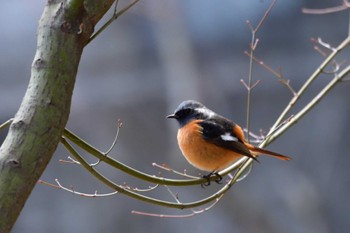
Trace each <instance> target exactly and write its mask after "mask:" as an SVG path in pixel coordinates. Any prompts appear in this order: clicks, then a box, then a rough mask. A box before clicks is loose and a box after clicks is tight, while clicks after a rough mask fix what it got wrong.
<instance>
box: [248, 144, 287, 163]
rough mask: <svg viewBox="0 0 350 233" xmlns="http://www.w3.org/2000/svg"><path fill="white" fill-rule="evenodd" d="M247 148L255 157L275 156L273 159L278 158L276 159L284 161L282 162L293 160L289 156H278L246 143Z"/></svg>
mask: <svg viewBox="0 0 350 233" xmlns="http://www.w3.org/2000/svg"><path fill="white" fill-rule="evenodd" d="M246 146H247V147H248V149H249V150H250V152H251V153H252V154H253V155H259V154H265V155H270V156H273V157H276V158H278V159H282V160H291V158H290V157H288V156H285V155H281V154H278V153H275V152H272V151H269V150H265V149H261V148H259V147H255V146H253V145H251V144H248V143H246Z"/></svg>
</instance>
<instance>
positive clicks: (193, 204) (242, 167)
mask: <svg viewBox="0 0 350 233" xmlns="http://www.w3.org/2000/svg"><path fill="white" fill-rule="evenodd" d="M61 143H62V144H63V145H64V146H65V148H66V149H67V150H68V151H69V153H70V154H72V155H73V156H74V157H75V159H76V160H77V161H78V162H79V163H80V164H81V165H82V166H83V167H84V168H85V169H86V170H87V171H88V172H90V173H91V174H92V175H93V176H95V177H96V178H97V179H99V180H100V181H101V182H102V183H104V184H105V185H107V186H108V187H110V188H111V189H113V190H115V191H118V192H119V193H121V194H125V195H127V196H129V197H132V198H135V199H137V200H141V201H144V202H148V203H151V204H156V205H160V206H165V207H169V208H178V209H188V208H193V207H197V206H201V205H204V204H207V203H210V202H212V201H214V200H215V199H217V198H219V197H221V195H222V194H224V193H225V192H227V191H228V190H229V189H230V188H231V187H232V186H233V184H234V183H235V182H236V181H237V179H238V178H239V177H240V176H241V174H242V173H243V172H244V170H245V169H246V168H247V166H249V164H248V163H247V161H250V163H251V162H252V161H253V160H252V159H251V160H250V159H247V160H246V163H243V164H241V165H240V167H239V169H237V171H236V173H235V176H234V177H233V179H232V180H231V182H230V183H228V184H226V185H225V186H224V187H222V188H221V189H220V190H218V191H217V192H216V193H214V194H213V195H211V196H209V197H207V198H204V199H201V200H199V201H195V202H189V203H174V202H169V201H163V200H159V199H156V198H152V197H148V196H145V195H141V194H139V193H135V192H133V191H130V190H127V189H125V188H123V186H120V185H118V184H115V183H114V182H112V181H111V180H109V179H107V178H106V177H105V176H103V175H102V174H101V173H99V172H98V171H96V170H95V169H94V167H91V166H89V164H88V163H87V162H86V161H85V160H84V159H83V158H82V157H81V156H80V155H79V154H78V152H76V151H75V150H74V148H73V147H72V146H71V145H70V144H69V143H68V142H67V140H66V139H65V138H64V137H62V138H61Z"/></svg>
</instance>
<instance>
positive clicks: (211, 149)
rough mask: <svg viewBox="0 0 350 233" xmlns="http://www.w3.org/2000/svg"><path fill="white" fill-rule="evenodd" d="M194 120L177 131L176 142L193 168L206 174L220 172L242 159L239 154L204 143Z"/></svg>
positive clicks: (199, 128)
mask: <svg viewBox="0 0 350 233" xmlns="http://www.w3.org/2000/svg"><path fill="white" fill-rule="evenodd" d="M200 121H201V120H196V121H193V122H190V123H188V124H187V125H185V126H183V127H182V128H180V129H179V131H178V134H177V140H178V143H179V147H180V149H181V151H182V154H183V155H184V156H185V158H186V159H187V161H188V162H189V163H190V164H192V165H193V166H194V167H196V168H198V169H200V170H203V171H208V172H213V171H220V170H223V169H225V168H226V167H228V166H230V165H231V164H232V163H234V162H235V161H237V160H238V159H239V158H241V157H242V155H241V154H238V153H235V152H233V151H230V150H227V149H224V148H221V147H219V146H216V145H214V144H212V143H208V142H206V141H205V140H204V139H203V138H202V136H201V133H200V131H201V127H200V125H198V124H197V123H198V122H200Z"/></svg>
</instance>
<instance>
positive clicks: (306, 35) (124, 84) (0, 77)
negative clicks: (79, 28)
mask: <svg viewBox="0 0 350 233" xmlns="http://www.w3.org/2000/svg"><path fill="white" fill-rule="evenodd" d="M120 2H121V5H123V4H124V5H125V4H127V3H128V1H124V0H123V1H120ZM269 4H270V1H265V0H250V1H235V0H222V1H211V0H190V1H185V0H163V1H159V0H148V1H141V2H140V3H138V4H137V5H136V6H135V7H134V8H132V9H131V10H130V11H129V12H127V13H126V14H125V15H123V16H122V17H121V18H120V19H119V20H117V21H116V22H114V23H113V24H112V25H111V26H110V27H109V28H108V29H107V30H106V31H105V32H104V33H102V34H101V35H100V36H99V37H98V38H97V39H95V40H94V41H93V42H92V43H91V44H90V45H89V46H87V48H86V49H85V50H84V54H83V57H82V59H81V65H80V67H79V72H78V77H77V82H76V87H75V91H74V96H73V102H72V108H71V114H70V119H69V122H68V125H67V127H68V128H69V129H70V130H72V131H73V132H75V133H76V134H78V135H79V136H80V137H82V138H84V139H85V140H86V141H88V142H89V143H91V144H92V145H94V146H95V147H97V148H99V149H101V150H103V151H106V150H107V149H108V148H109V146H110V145H111V143H112V141H113V138H114V134H115V131H116V122H117V119H121V120H122V122H123V128H122V129H121V132H120V136H119V139H118V142H117V146H116V147H115V148H114V150H113V151H112V152H111V154H110V155H111V156H112V157H114V158H116V159H118V160H120V161H121V162H123V163H126V164H128V165H129V166H132V167H134V168H137V169H139V170H141V171H143V172H147V173H150V174H158V172H159V169H157V168H154V167H153V166H152V163H153V162H156V163H159V164H162V163H166V164H168V165H169V166H170V167H172V168H174V169H177V170H183V169H187V172H188V173H191V174H194V175H197V174H198V172H199V171H198V170H196V169H194V168H192V167H191V166H190V165H189V164H188V163H187V162H186V161H185V159H184V158H183V157H182V155H181V152H180V151H179V149H178V147H177V144H176V130H177V124H176V122H175V121H170V120H166V119H165V116H166V115H167V114H170V113H172V112H173V111H174V109H175V108H176V107H177V105H178V104H179V103H180V102H181V101H183V100H186V99H195V100H198V101H201V102H203V103H204V104H205V105H207V106H208V107H209V108H211V109H213V110H214V111H216V112H218V113H220V114H222V115H225V116H227V117H229V118H231V119H232V120H234V121H235V122H236V123H238V124H240V125H242V126H244V125H245V119H246V96H247V91H246V89H245V88H244V87H243V85H242V84H241V82H240V80H241V79H244V80H247V77H248V67H249V59H248V57H247V56H246V55H244V51H246V50H249V43H250V41H251V33H250V30H249V29H248V27H247V24H246V20H249V21H250V22H251V24H252V25H256V24H257V23H258V22H259V20H260V18H261V17H262V15H263V14H264V12H265V10H266V9H267V8H268V6H269ZM340 4H341V1H340V0H338V1H334V0H327V1H326V0H325V1H317V0H313V1H311V0H308V1H306V0H304V1H278V2H277V4H276V5H275V7H274V9H273V10H272V12H271V14H270V16H269V17H268V18H267V20H266V21H265V23H264V24H263V26H262V27H261V29H260V30H259V32H258V34H257V37H258V38H259V40H260V41H259V44H258V48H257V51H256V54H255V55H256V57H258V58H259V59H261V60H263V61H264V62H265V63H267V64H269V65H270V66H271V67H273V68H275V69H276V70H277V69H278V67H282V71H283V74H284V77H285V78H286V79H290V83H291V85H292V86H293V87H294V88H295V89H296V90H298V88H299V87H300V86H301V85H302V84H303V82H304V81H305V80H306V79H307V78H308V77H309V75H310V74H311V73H312V72H313V71H314V70H315V69H316V68H317V67H318V65H319V64H320V63H321V62H322V60H323V57H322V56H321V55H320V54H319V53H317V52H315V50H314V49H313V46H314V44H312V43H311V41H310V38H312V37H313V38H317V37H321V38H322V39H323V41H325V42H327V43H330V44H331V45H334V46H336V45H338V44H339V43H340V42H341V41H342V40H343V39H344V38H345V37H346V36H347V33H348V31H347V29H348V25H349V17H348V11H344V12H340V13H335V14H329V15H305V14H302V13H301V8H302V7H308V8H323V7H330V6H336V5H340ZM1 5H2V7H1V8H0V30H1V32H2V33H1V36H0V41H1V43H0V51H1V56H0V81H1V85H0V106H1V111H0V121H1V122H4V121H5V120H7V119H9V118H11V117H12V116H13V115H14V114H15V113H16V111H17V109H18V107H19V105H20V102H21V99H22V97H23V95H24V93H25V90H26V86H27V84H28V81H29V77H30V67H31V63H32V60H33V57H34V53H35V49H36V30H37V24H38V20H39V19H40V16H41V13H42V11H43V8H44V5H45V2H44V1H19V0H13V1H5V2H3V3H2V4H1ZM110 15H111V13H110V14H109V15H107V17H106V18H105V19H104V22H105V21H106V20H108V17H109V16H110ZM101 25H102V23H101V24H100V25H99V26H101ZM348 58H349V50H346V51H344V52H343V53H342V55H341V56H340V58H339V60H338V61H341V60H343V59H344V60H345V59H348ZM331 78H332V77H331V76H322V77H320V79H319V80H318V81H317V82H316V83H315V84H314V85H313V86H312V87H311V88H310V90H309V91H308V93H307V94H306V95H305V96H304V98H303V99H302V100H301V101H300V103H299V104H298V105H297V106H296V108H295V109H293V111H292V113H296V112H297V111H298V109H300V108H301V107H303V106H304V105H305V104H306V103H307V102H308V101H309V100H310V99H311V98H312V97H313V96H314V95H315V94H317V93H318V91H319V90H320V89H321V88H322V87H323V86H324V85H325V84H326V83H327V82H328V81H329V80H330V79H331ZM254 79H255V80H257V79H259V80H261V81H260V84H259V85H258V86H257V87H256V88H255V89H254V90H253V97H252V110H251V114H252V115H251V120H252V123H251V124H252V125H251V130H252V131H253V132H255V133H259V131H260V130H261V129H262V130H264V131H265V132H266V131H268V129H269V127H271V126H272V124H273V123H274V121H275V120H276V119H277V117H278V116H279V114H280V113H281V111H282V110H283V109H284V107H285V106H286V104H287V103H288V102H289V100H290V99H291V97H292V95H291V93H290V92H289V91H288V90H287V88H286V87H284V86H283V85H281V84H280V83H279V82H278V80H277V78H276V77H275V76H273V75H272V74H271V73H269V72H268V71H266V70H265V69H263V68H261V67H259V66H258V65H255V68H254ZM349 85H350V83H349V82H344V83H341V84H340V85H337V86H336V87H335V88H334V89H333V90H332V91H331V92H330V93H329V95H328V96H327V97H326V98H325V99H323V101H322V102H321V103H319V104H318V105H317V106H316V108H314V109H313V110H312V111H311V112H310V113H309V114H308V115H307V116H306V117H304V118H303V119H302V120H300V121H299V122H298V124H296V125H295V126H293V127H292V128H291V129H289V130H288V131H287V132H286V133H285V134H284V135H283V136H281V137H280V138H278V140H277V141H275V142H274V143H273V144H271V145H270V146H269V147H268V148H269V149H271V150H274V151H277V152H280V153H283V154H286V155H290V156H292V157H293V160H292V161H290V162H283V161H279V160H275V159H271V158H268V157H262V158H261V159H260V161H261V163H260V164H255V165H254V167H253V170H252V172H251V173H250V175H249V176H248V177H247V178H246V179H244V180H243V181H241V182H239V183H237V184H236V185H235V186H234V187H233V188H232V189H231V190H230V191H229V192H228V193H227V194H226V195H225V196H224V198H223V199H222V200H221V201H220V202H219V203H218V204H217V205H216V206H215V207H213V208H212V209H211V210H210V211H208V212H205V213H203V214H199V215H196V216H194V217H191V218H179V219H163V218H154V217H153V218H152V217H145V216H139V215H133V214H131V211H132V210H138V211H147V212H152V213H158V214H177V215H183V214H188V213H191V212H190V211H188V210H187V211H186V210H182V211H180V210H172V209H165V208H163V207H159V206H151V205H149V204H145V203H142V202H140V201H137V200H133V199H130V198H128V197H126V196H123V195H122V194H119V195H114V196H109V197H104V198H84V197H80V196H77V195H73V194H70V193H67V192H64V191H62V190H57V189H54V188H51V187H48V186H45V185H40V184H38V185H36V187H35V189H34V190H33V192H32V194H31V196H30V198H29V199H28V201H27V203H26V205H25V207H24V209H23V211H22V213H21V215H20V217H19V218H18V220H17V223H16V225H15V227H14V228H13V232H14V233H21V232H36V233H42V232H50V233H59V232H87V233H89V232H170V233H171V232H202V233H206V232H214V231H215V232H228V231H231V232H237V233H248V232H270V233H271V232H287V233H288V232H317V233H326V232H346V231H348V230H349V229H350V221H349V220H350V216H349V213H350V203H349V200H348V199H349V198H348V197H349V193H350V172H349V165H350V157H349V151H350V144H349V137H348V135H347V133H348V132H349V130H350V125H349V120H348V119H350V111H349V110H350V104H349V93H350V92H349V90H350V86H349ZM5 135H6V132H1V134H0V142H2V141H3V140H4V137H5ZM67 156H68V153H67V152H66V151H65V150H64V148H63V147H62V146H59V148H58V149H57V152H56V153H55V155H54V156H53V158H52V160H51V162H50V164H49V166H48V167H47V169H46V171H45V173H44V174H43V176H42V178H41V179H43V180H45V181H47V182H51V183H54V179H55V178H57V179H59V181H60V182H61V183H62V184H63V185H65V186H67V187H70V186H71V185H72V186H73V187H74V189H75V190H77V191H81V192H86V193H94V192H95V190H97V191H98V192H99V193H108V192H111V190H110V189H108V188H107V187H105V186H104V185H103V184H101V183H99V182H98V181H97V180H96V179H95V178H94V177H92V176H90V175H89V174H88V172H87V171H85V170H84V169H83V168H81V167H79V166H78V165H72V164H62V163H60V162H59V160H60V159H66V158H67ZM85 157H86V158H87V159H89V161H90V162H94V161H95V160H94V159H93V158H91V157H89V156H88V155H86V156H85ZM98 168H99V170H100V171H101V172H103V173H104V174H105V175H106V176H108V177H109V178H110V179H113V180H114V181H115V182H117V183H120V184H122V183H124V182H126V183H127V184H129V185H132V186H137V187H139V188H145V187H147V186H148V185H149V184H146V183H142V182H139V181H136V180H135V179H133V178H130V177H128V176H127V175H125V174H123V173H121V172H119V171H115V170H113V169H111V168H110V167H109V166H106V165H103V164H101V165H99V167H98ZM162 174H163V175H164V176H169V177H172V176H173V174H168V173H166V172H162ZM220 187H221V186H219V185H217V184H213V185H212V186H211V187H209V188H206V189H202V188H201V187H200V186H198V187H190V188H188V187H187V188H171V190H172V191H173V192H174V193H178V195H179V197H180V200H181V201H183V202H190V201H195V200H197V199H198V198H201V197H204V196H206V195H208V194H210V193H212V192H213V191H215V190H216V189H217V188H220ZM150 194H152V195H155V196H156V197H160V198H164V199H166V200H169V201H171V200H172V197H171V196H170V194H169V192H167V190H166V188H163V187H161V188H159V189H157V190H156V191H154V192H152V193H150ZM199 209H200V208H199ZM197 210H198V209H197Z"/></svg>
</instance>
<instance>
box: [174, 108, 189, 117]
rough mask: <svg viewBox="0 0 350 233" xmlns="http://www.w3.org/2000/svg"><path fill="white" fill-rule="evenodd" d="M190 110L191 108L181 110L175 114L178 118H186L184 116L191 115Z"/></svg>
mask: <svg viewBox="0 0 350 233" xmlns="http://www.w3.org/2000/svg"><path fill="white" fill-rule="evenodd" d="M192 111H193V110H192V109H191V108H185V109H182V110H180V111H179V112H178V113H177V115H178V116H179V117H186V116H189V115H191V114H192Z"/></svg>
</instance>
